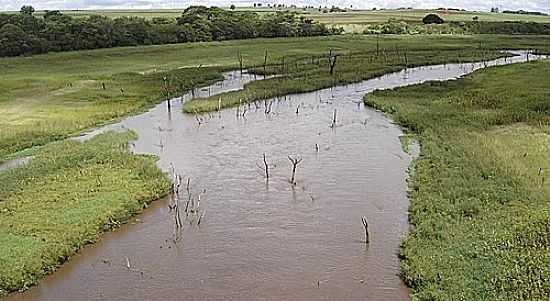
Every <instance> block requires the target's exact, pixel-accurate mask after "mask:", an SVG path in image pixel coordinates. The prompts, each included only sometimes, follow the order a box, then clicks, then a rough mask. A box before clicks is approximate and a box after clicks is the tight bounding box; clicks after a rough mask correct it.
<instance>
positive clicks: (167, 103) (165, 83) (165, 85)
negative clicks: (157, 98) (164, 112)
mask: <svg viewBox="0 0 550 301" xmlns="http://www.w3.org/2000/svg"><path fill="white" fill-rule="evenodd" d="M162 82H163V88H164V94H165V95H166V105H167V106H168V113H170V112H171V111H172V107H171V105H170V91H169V90H168V79H167V78H166V76H165V77H163V78H162Z"/></svg>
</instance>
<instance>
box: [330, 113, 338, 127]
mask: <svg viewBox="0 0 550 301" xmlns="http://www.w3.org/2000/svg"><path fill="white" fill-rule="evenodd" d="M336 113H337V111H336V109H334V114H333V115H332V124H331V125H330V127H331V128H335V127H336Z"/></svg>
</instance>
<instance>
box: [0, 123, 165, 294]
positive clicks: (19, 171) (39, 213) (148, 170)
mask: <svg viewBox="0 0 550 301" xmlns="http://www.w3.org/2000/svg"><path fill="white" fill-rule="evenodd" d="M135 138H136V135H135V134H134V133H133V132H126V133H114V132H108V133H105V134H101V135H98V136H97V137H95V138H93V139H91V140H89V141H85V142H76V141H71V140H66V141H62V142H56V143H51V144H49V145H47V146H45V147H43V148H42V149H40V150H39V151H37V152H36V154H35V156H34V158H33V159H32V160H31V161H30V162H29V163H27V164H26V165H24V166H21V167H18V168H15V169H12V170H8V171H4V172H0V182H1V183H2V187H0V296H5V295H7V294H8V293H11V292H15V291H23V290H26V289H28V288H29V287H30V286H32V285H34V284H36V283H37V282H38V281H39V280H40V279H41V278H42V277H44V276H45V275H47V274H49V273H51V272H53V271H55V270H56V269H57V268H58V267H59V266H60V265H61V264H62V263H63V262H64V261H66V260H67V259H68V258H69V257H70V256H71V255H73V254H75V253H76V252H78V250H80V249H81V248H82V247H84V246H85V245H87V244H91V243H94V242H96V241H97V240H98V239H100V237H101V234H102V233H103V232H106V231H110V230H112V229H114V228H117V227H119V226H120V225H121V224H123V223H126V222H127V221H128V220H129V219H130V218H131V217H132V216H134V215H135V214H137V213H139V212H141V210H143V209H144V208H146V207H147V206H148V204H149V203H150V202H152V201H154V200H157V199H159V198H161V197H162V196H164V195H166V194H167V193H168V192H169V191H170V189H171V185H170V180H169V179H168V176H167V175H166V174H164V173H163V172H162V171H161V170H160V169H159V168H158V167H157V165H156V161H157V158H155V157H153V156H145V155H134V154H131V153H130V152H129V151H128V149H127V144H128V142H129V141H131V140H134V139H135Z"/></svg>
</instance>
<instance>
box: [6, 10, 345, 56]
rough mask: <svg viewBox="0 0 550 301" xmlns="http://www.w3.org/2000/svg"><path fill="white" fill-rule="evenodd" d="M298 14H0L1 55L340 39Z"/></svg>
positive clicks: (32, 12)
mask: <svg viewBox="0 0 550 301" xmlns="http://www.w3.org/2000/svg"><path fill="white" fill-rule="evenodd" d="M341 32H342V29H335V28H328V27H327V26H325V25H324V24H321V23H318V22H315V21H313V20H311V19H308V18H305V17H303V16H298V15H297V14H296V13H294V12H275V13H269V14H263V15H260V14H258V13H255V12H243V11H227V10H224V9H221V8H217V7H205V6H191V7H189V8H187V9H185V10H184V11H183V13H182V14H181V16H180V17H178V18H176V19H170V18H162V17H156V18H153V19H151V20H147V19H145V18H141V17H118V18H108V17H105V16H99V15H91V16H88V17H85V18H78V17H71V16H68V15H64V14H63V13H61V12H60V11H57V10H55V11H46V12H45V13H44V15H43V16H42V17H37V16H35V15H34V9H33V8H32V7H31V6H23V7H22V8H21V11H20V12H19V13H18V14H0V56H18V55H28V54H38V53H46V52H50V51H70V50H81V49H96V48H109V47H117V46H137V45H158V44H172V43H187V42H207V41H222V40H232V39H249V38H258V37H268V38H271V37H303V36H322V35H331V34H339V33H341Z"/></svg>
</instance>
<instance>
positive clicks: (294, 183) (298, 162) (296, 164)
mask: <svg viewBox="0 0 550 301" xmlns="http://www.w3.org/2000/svg"><path fill="white" fill-rule="evenodd" d="M288 160H290V162H291V163H292V177H291V178H290V183H291V184H292V185H296V181H295V176H296V167H297V166H298V164H300V162H302V158H300V159H298V158H292V157H291V156H288Z"/></svg>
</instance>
